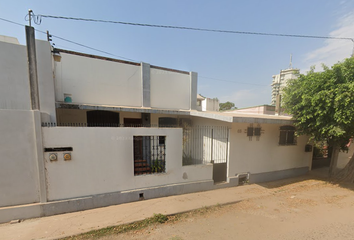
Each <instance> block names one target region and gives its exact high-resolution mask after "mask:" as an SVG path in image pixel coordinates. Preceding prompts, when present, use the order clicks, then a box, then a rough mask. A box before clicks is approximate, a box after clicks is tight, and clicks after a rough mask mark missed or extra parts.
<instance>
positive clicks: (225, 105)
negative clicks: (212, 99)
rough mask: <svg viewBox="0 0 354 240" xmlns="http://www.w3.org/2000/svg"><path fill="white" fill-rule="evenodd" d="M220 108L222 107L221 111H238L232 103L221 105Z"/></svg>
mask: <svg viewBox="0 0 354 240" xmlns="http://www.w3.org/2000/svg"><path fill="white" fill-rule="evenodd" d="M219 107H220V111H226V110H232V109H237V108H236V107H235V103H232V102H225V103H219Z"/></svg>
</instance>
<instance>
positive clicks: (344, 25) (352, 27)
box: [303, 11, 354, 71]
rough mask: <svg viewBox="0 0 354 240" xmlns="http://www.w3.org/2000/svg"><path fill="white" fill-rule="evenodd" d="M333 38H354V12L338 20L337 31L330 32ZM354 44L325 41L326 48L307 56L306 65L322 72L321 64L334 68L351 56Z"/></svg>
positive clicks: (346, 41)
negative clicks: (334, 65) (335, 64)
mask: <svg viewBox="0 0 354 240" xmlns="http://www.w3.org/2000/svg"><path fill="white" fill-rule="evenodd" d="M329 36H331V37H349V38H350V37H353V36H354V11H352V12H350V13H348V14H346V15H344V16H342V17H341V18H339V19H338V22H337V24H336V29H335V30H333V31H332V32H330V34H329ZM352 50H353V42H352V41H350V40H332V39H328V40H325V42H324V46H322V47H320V48H318V49H315V50H313V51H311V52H309V53H307V54H306V56H305V59H304V65H305V66H306V68H307V69H303V71H304V70H305V71H306V70H309V68H310V66H316V69H317V70H322V67H321V64H322V63H324V64H325V65H327V66H332V65H333V64H334V63H337V62H338V61H342V60H343V59H345V58H348V57H350V56H351V54H352Z"/></svg>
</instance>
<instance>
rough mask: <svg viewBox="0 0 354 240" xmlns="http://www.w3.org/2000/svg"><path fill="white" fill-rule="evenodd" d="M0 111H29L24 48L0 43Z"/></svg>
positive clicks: (29, 102)
mask: <svg viewBox="0 0 354 240" xmlns="http://www.w3.org/2000/svg"><path fill="white" fill-rule="evenodd" d="M0 53H1V54H0V109H22V110H30V109H31V99H30V90H29V80H28V66H27V50H26V46H23V45H19V44H12V43H7V42H1V41H0Z"/></svg>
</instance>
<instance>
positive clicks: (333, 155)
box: [329, 147, 340, 178]
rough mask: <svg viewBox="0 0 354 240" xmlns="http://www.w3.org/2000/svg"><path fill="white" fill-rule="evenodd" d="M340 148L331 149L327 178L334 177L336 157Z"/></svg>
mask: <svg viewBox="0 0 354 240" xmlns="http://www.w3.org/2000/svg"><path fill="white" fill-rule="evenodd" d="M339 151H340V148H339V147H333V149H332V153H331V163H330V165H329V177H330V178H332V177H333V176H334V175H335V172H336V169H337V163H338V155H339Z"/></svg>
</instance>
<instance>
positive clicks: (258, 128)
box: [254, 127, 261, 137]
mask: <svg viewBox="0 0 354 240" xmlns="http://www.w3.org/2000/svg"><path fill="white" fill-rule="evenodd" d="M254 135H255V136H256V137H259V136H261V128H260V127H255V128H254Z"/></svg>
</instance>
